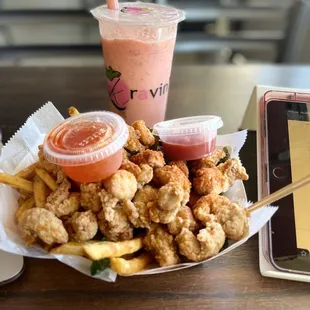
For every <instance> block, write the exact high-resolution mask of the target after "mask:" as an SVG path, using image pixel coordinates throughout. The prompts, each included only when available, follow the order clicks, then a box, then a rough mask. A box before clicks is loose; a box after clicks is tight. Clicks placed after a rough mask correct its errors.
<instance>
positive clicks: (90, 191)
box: [80, 182, 102, 213]
mask: <svg viewBox="0 0 310 310" xmlns="http://www.w3.org/2000/svg"><path fill="white" fill-rule="evenodd" d="M80 189H81V206H82V207H83V208H84V209H85V210H91V211H93V212H95V213H97V212H99V211H100V210H101V209H102V205H101V201H100V197H99V193H100V191H101V189H102V185H101V183H100V182H97V183H87V184H86V183H82V184H81V185H80Z"/></svg>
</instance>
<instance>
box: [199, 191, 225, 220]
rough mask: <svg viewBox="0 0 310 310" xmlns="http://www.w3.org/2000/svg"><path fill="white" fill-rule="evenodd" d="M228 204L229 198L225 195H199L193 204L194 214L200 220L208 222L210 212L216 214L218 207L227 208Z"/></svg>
mask: <svg viewBox="0 0 310 310" xmlns="http://www.w3.org/2000/svg"><path fill="white" fill-rule="evenodd" d="M230 204H231V202H230V200H229V199H228V198H227V197H225V196H220V195H217V194H209V195H207V196H203V197H201V198H200V199H199V200H198V201H197V202H196V204H195V205H194V206H193V210H194V215H195V217H196V219H197V220H199V221H201V222H204V223H205V222H209V221H210V214H211V213H212V214H216V212H217V211H218V210H219V209H220V208H222V207H224V208H227V207H228V206H229V205H230ZM211 218H212V217H211Z"/></svg>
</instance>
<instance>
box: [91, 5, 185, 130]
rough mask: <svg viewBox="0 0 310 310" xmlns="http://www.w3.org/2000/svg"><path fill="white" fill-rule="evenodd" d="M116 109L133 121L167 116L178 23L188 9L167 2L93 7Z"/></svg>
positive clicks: (111, 99) (112, 103) (161, 119)
mask: <svg viewBox="0 0 310 310" xmlns="http://www.w3.org/2000/svg"><path fill="white" fill-rule="evenodd" d="M91 12H92V14H93V15H94V17H95V18H96V19H98V21H99V30H100V36H101V43H102V49H103V56H104V63H105V68H106V80H107V86H108V92H109V97H110V101H111V107H112V111H113V112H117V113H118V114H120V115H121V116H122V117H123V118H124V119H125V120H126V122H127V123H128V124H130V123H132V122H133V121H135V120H137V119H142V120H144V121H145V122H146V124H147V126H150V127H151V126H153V125H154V124H155V123H157V122H160V121H163V120H164V118H165V112H166V105H167V98H168V90H169V80H170V73H171V66H172V59H173V52H174V46H175V40H176V35H177V25H178V23H179V22H180V21H182V20H184V12H183V11H180V10H177V9H175V8H171V7H168V6H163V5H158V4H152V3H142V2H130V3H120V4H119V7H118V8H116V9H114V10H111V9H108V8H107V6H106V5H103V6H100V7H97V8H95V9H93V10H92V11H91Z"/></svg>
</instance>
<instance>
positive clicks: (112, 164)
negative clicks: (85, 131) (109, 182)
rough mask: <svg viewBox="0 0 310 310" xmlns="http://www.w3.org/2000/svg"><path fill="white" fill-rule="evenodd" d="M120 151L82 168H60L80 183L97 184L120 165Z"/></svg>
mask: <svg viewBox="0 0 310 310" xmlns="http://www.w3.org/2000/svg"><path fill="white" fill-rule="evenodd" d="M122 156H123V154H122V150H120V151H118V152H116V153H115V154H113V155H111V156H109V157H107V158H105V159H103V160H100V161H97V162H95V163H93V164H89V165H82V166H62V168H63V169H64V171H65V172H66V174H67V175H68V177H70V178H71V179H72V180H74V181H76V182H80V183H89V182H99V181H101V180H104V179H107V178H109V177H110V176H111V175H112V174H113V173H115V172H116V171H117V170H118V168H119V167H120V166H121V164H122V158H123V157H122Z"/></svg>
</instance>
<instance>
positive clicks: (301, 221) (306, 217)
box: [288, 111, 310, 251]
mask: <svg viewBox="0 0 310 310" xmlns="http://www.w3.org/2000/svg"><path fill="white" fill-rule="evenodd" d="M309 112H310V111H309ZM290 114H292V112H288V116H289V118H288V133H289V144H290V160H291V174H292V181H293V182H295V181H298V180H300V179H301V178H303V177H305V176H307V175H310V122H308V121H305V120H304V119H302V120H299V119H298V120H295V119H294V117H292V115H290ZM293 201H294V215H295V230H296V242H297V248H299V249H307V250H308V251H310V186H309V185H308V186H305V187H303V188H301V189H299V190H298V191H296V192H295V193H293Z"/></svg>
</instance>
